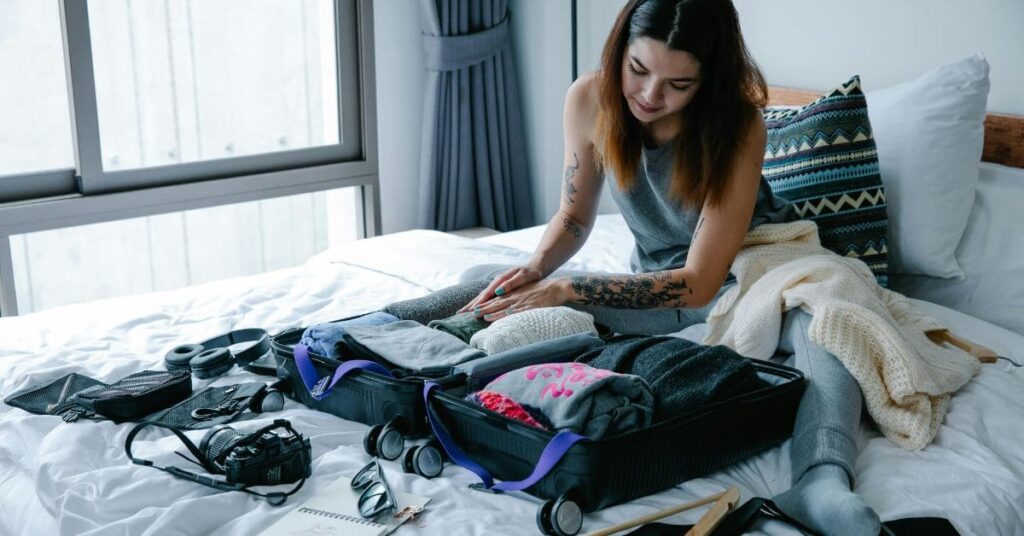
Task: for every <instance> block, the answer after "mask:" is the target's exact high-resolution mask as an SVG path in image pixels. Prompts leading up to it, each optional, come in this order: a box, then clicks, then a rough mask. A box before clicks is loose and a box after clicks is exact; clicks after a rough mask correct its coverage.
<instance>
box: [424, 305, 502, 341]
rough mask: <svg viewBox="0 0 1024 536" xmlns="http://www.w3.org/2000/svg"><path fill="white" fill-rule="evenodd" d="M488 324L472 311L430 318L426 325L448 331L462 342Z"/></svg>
mask: <svg viewBox="0 0 1024 536" xmlns="http://www.w3.org/2000/svg"><path fill="white" fill-rule="evenodd" d="M488 325H489V324H488V323H487V321H486V320H484V319H482V318H477V316H476V315H475V314H473V313H472V312H466V313H460V314H456V315H452V316H449V317H448V318H444V319H442V320H431V321H430V322H429V323H428V324H427V327H428V328H434V329H439V330H441V331H443V332H445V333H450V334H452V335H455V336H456V337H458V338H459V339H461V340H462V341H463V342H466V343H469V340H470V339H472V338H473V335H474V334H475V333H476V332H478V331H480V330H482V329H484V328H486V327H487V326H488Z"/></svg>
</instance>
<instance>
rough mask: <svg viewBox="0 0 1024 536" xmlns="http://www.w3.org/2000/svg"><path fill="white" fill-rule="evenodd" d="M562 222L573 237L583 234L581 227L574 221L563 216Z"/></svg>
mask: <svg viewBox="0 0 1024 536" xmlns="http://www.w3.org/2000/svg"><path fill="white" fill-rule="evenodd" d="M562 224H564V225H565V230H566V231H568V232H569V234H571V235H572V236H573V237H575V238H580V237H581V236H583V228H582V227H580V226H579V225H578V224H577V223H576V222H574V221H572V220H570V219H569V218H563V219H562Z"/></svg>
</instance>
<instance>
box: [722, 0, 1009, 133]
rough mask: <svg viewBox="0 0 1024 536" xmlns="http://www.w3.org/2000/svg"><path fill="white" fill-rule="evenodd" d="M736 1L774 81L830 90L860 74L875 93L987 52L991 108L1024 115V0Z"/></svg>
mask: <svg viewBox="0 0 1024 536" xmlns="http://www.w3.org/2000/svg"><path fill="white" fill-rule="evenodd" d="M734 2H735V4H736V9H737V10H738V11H739V13H740V24H741V26H742V28H743V33H744V35H745V37H746V39H747V44H748V46H749V47H750V49H751V51H752V53H753V54H754V57H755V58H756V59H757V61H758V63H760V65H761V68H762V69H763V70H764V73H765V76H766V77H767V78H768V82H769V83H770V84H773V85H784V86H789V87H795V88H803V89H820V90H825V89H830V88H831V87H833V86H835V85H837V84H839V83H840V82H843V81H845V80H846V79H848V78H849V77H850V76H851V75H853V74H860V75H861V81H862V82H863V84H864V89H865V91H871V90H874V89H882V88H886V87H889V86H892V85H896V84H899V83H902V82H906V81H908V80H911V79H913V78H915V77H917V76H918V75H920V74H922V73H924V72H925V71H928V70H931V69H932V68H934V67H937V66H939V65H941V64H943V63H946V62H949V61H953V60H957V59H960V58H963V57H966V56H970V55H972V54H974V53H975V52H978V51H982V52H984V53H985V57H986V58H987V59H988V62H989V64H991V66H992V69H991V73H990V75H989V77H990V80H991V82H992V89H991V91H990V92H989V98H988V109H989V111H992V112H1003V113H1012V114H1022V115H1024V89H1022V88H1024V2H1021V1H1020V0H975V1H970V2H968V1H963V0H942V1H935V0H899V1H895V2H894V1H892V0H859V1H856V2H827V3H826V2H816V1H811V0H773V1H771V2H765V1H764V0H734ZM826 5H827V7H825V6H826Z"/></svg>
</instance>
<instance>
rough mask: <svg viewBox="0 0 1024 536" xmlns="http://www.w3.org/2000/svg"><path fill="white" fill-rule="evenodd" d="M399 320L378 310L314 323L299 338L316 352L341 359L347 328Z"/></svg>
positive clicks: (300, 341) (377, 324)
mask: <svg viewBox="0 0 1024 536" xmlns="http://www.w3.org/2000/svg"><path fill="white" fill-rule="evenodd" d="M397 321H398V318H397V317H395V316H394V315H391V314H388V313H384V312H381V311H377V312H373V313H369V314H365V315H363V316H357V317H355V318H349V319H346V320H339V321H337V322H325V323H323V324H314V325H312V326H309V327H308V328H306V331H304V332H302V338H301V339H299V343H301V344H305V345H306V346H307V347H309V350H310V351H311V352H313V353H315V354H319V355H322V356H324V357H329V358H331V359H337V360H341V359H342V356H341V352H340V351H339V350H340V349H339V347H338V343H340V342H342V341H343V339H344V337H345V333H346V330H347V329H348V328H349V327H352V326H379V325H383V324H390V323H391V322H397Z"/></svg>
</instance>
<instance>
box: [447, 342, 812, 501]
mask: <svg viewBox="0 0 1024 536" xmlns="http://www.w3.org/2000/svg"><path fill="white" fill-rule="evenodd" d="M751 362H752V364H753V365H754V367H755V370H756V371H757V373H758V374H759V375H760V376H761V378H762V379H764V380H766V381H767V382H768V383H769V384H770V385H769V386H767V387H764V388H761V389H757V390H755V391H750V392H747V393H744V394H741V395H738V396H735V397H732V398H730V399H728V400H723V401H720V402H717V403H714V404H710V405H708V406H705V407H702V408H699V409H696V410H695V411H693V412H691V413H688V414H684V415H679V416H676V417H672V418H670V419H666V420H664V421H661V422H658V423H655V424H653V425H652V426H649V427H647V428H644V429H642V430H637V431H632V432H626V433H622V434H618V435H615V436H611V437H606V438H602V439H599V440H594V441H591V440H586V441H580V442H577V443H574V444H572V446H571V447H569V448H568V450H567V451H566V452H565V454H564V456H562V457H561V459H560V460H558V461H557V463H555V465H554V466H553V467H552V468H550V470H548V471H546V472H544V467H543V466H544V464H538V460H541V456H542V453H543V452H544V451H545V448H547V447H549V446H553V445H552V440H553V439H556V434H555V433H553V432H549V431H546V430H542V429H538V428H534V427H531V426H529V425H526V424H523V423H521V422H519V421H516V420H513V419H510V418H507V417H504V416H502V415H499V414H497V413H494V412H491V411H489V410H487V409H484V408H481V407H479V406H477V405H476V404H473V403H472V402H469V401H466V400H464V398H463V397H464V396H465V394H466V389H465V387H464V386H454V387H452V386H449V387H445V386H443V385H438V386H437V387H436V388H434V387H431V386H429V385H428V388H427V392H428V393H429V398H428V400H429V401H430V413H431V417H430V418H431V420H433V421H435V422H434V424H435V425H438V424H439V425H440V426H438V427H437V428H436V429H435V433H436V435H438V436H440V435H442V434H444V435H447V436H449V438H450V441H451V443H452V444H454V446H455V447H456V448H457V449H458V450H459V451H461V454H462V455H464V456H465V457H468V458H469V460H470V461H471V463H470V464H467V465H472V464H473V463H475V464H477V465H478V466H481V467H482V468H483V469H484V470H486V472H488V473H489V474H490V475H491V476H493V477H494V478H497V479H501V480H504V481H506V483H507V484H508V483H511V484H515V483H514V482H510V481H524V482H522V484H525V483H526V482H529V481H535V483H533V484H532V485H529V487H526V488H523V489H524V491H526V492H527V493H529V494H531V495H534V496H536V497H540V498H543V499H556V498H559V499H561V498H563V497H570V498H571V499H572V500H573V501H575V502H576V503H577V505H578V506H579V508H580V509H581V510H582V511H584V512H591V511H594V510H598V509H601V508H605V507H607V506H612V505H615V504H619V503H622V502H626V501H629V500H632V499H635V498H637V497H642V496H644V495H649V494H651V493H655V492H658V491H661V490H663V489H666V488H670V487H672V486H675V485H678V484H680V483H682V482H685V481H687V480H690V479H693V478H697V477H700V476H702V475H706V474H708V473H711V472H714V471H717V470H719V469H722V468H724V467H726V466H728V465H731V464H733V463H736V462H738V461H740V460H743V459H744V458H747V457H749V456H752V455H754V454H757V453H759V452H761V451H764V450H766V449H768V448H771V447H773V446H775V445H777V444H779V443H781V442H782V441H784V440H785V439H786V438H787V437H789V436H790V435H791V434H792V432H793V422H794V420H795V418H796V410H797V406H798V405H799V403H800V397H801V396H802V395H803V389H804V376H803V374H802V373H801V372H800V371H798V370H796V369H793V368H789V367H786V366H782V365H776V364H774V363H771V362H767V361H754V360H752V361H751ZM561 434H565V432H562V433H561ZM561 434H559V435H561ZM569 435H575V434H569ZM577 437H578V436H577ZM561 439H566V438H561ZM555 442H556V443H557V442H558V440H556V441H555ZM441 443H442V445H444V446H445V448H446V450H447V449H448V445H445V441H443V440H442V441H441ZM563 443H564V442H563ZM549 452H550V451H549ZM449 454H452V453H451V452H450V451H449ZM452 458H453V459H456V462H458V459H457V458H456V456H452ZM460 465H462V464H460ZM467 468H470V467H468V466H467ZM470 469H471V470H473V471H474V472H477V471H476V470H474V469H472V468H470ZM477 474H480V473H479V472H478V473H477ZM541 475H542V476H541ZM537 478H539V480H537ZM499 486H500V485H499ZM475 487H478V488H486V487H488V486H486V485H483V486H481V485H479V484H478V485H475ZM496 489H501V488H500V487H499V488H496ZM510 489H521V488H519V487H512V488H510ZM549 502H550V501H549Z"/></svg>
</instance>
